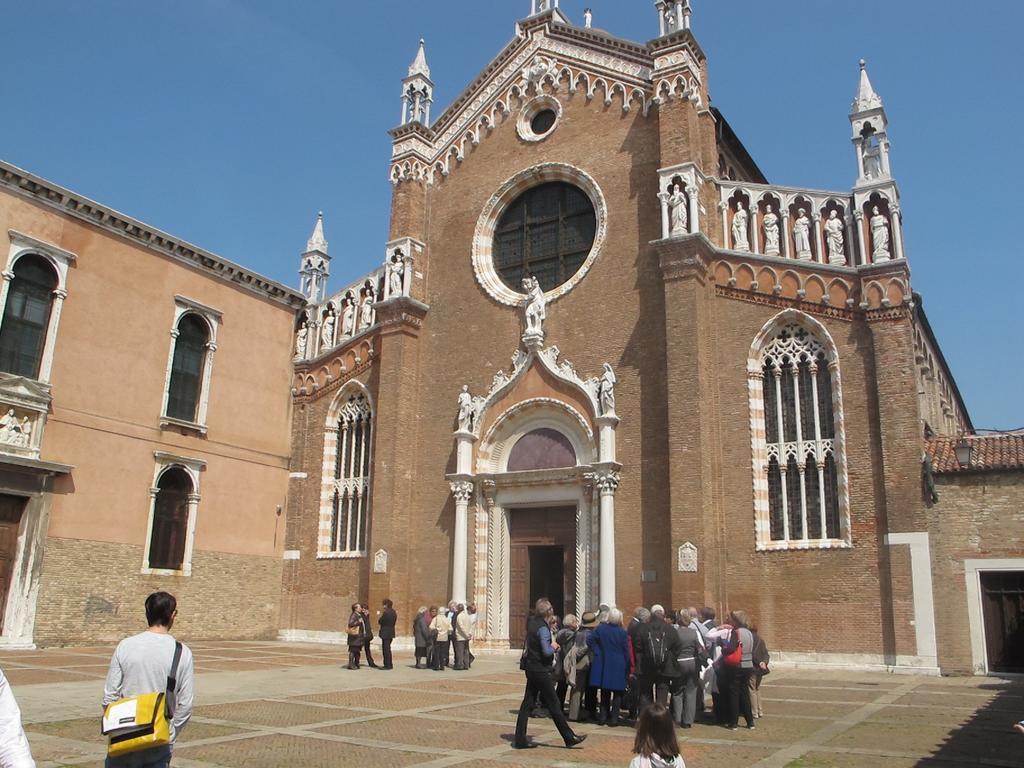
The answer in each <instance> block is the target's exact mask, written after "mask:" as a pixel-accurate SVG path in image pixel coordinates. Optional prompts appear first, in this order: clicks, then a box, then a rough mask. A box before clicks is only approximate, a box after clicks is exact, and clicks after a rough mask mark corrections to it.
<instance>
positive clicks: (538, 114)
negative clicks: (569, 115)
mask: <svg viewBox="0 0 1024 768" xmlns="http://www.w3.org/2000/svg"><path fill="white" fill-rule="evenodd" d="M561 116H562V105H561V104H559V103H558V99H556V98H554V97H552V96H547V95H544V96H538V97H537V98H535V99H533V100H531V101H529V102H528V103H527V104H526V106H525V107H523V110H522V112H520V113H519V121H518V124H517V125H516V130H517V131H518V132H519V138H521V139H522V140H523V141H543V140H544V139H546V138H547V137H548V135H549V134H550V133H551V132H552V131H553V130H555V127H556V126H557V125H558V120H559V118H560V117H561Z"/></svg>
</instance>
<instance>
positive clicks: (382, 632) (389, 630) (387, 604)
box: [377, 598, 398, 669]
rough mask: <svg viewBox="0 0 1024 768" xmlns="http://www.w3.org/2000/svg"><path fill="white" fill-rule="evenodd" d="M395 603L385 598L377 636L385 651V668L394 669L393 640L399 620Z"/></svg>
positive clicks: (378, 620)
mask: <svg viewBox="0 0 1024 768" xmlns="http://www.w3.org/2000/svg"><path fill="white" fill-rule="evenodd" d="M394 606H395V604H394V603H392V602H391V601H390V600H388V599H386V598H385V600H384V610H383V612H382V613H381V614H380V618H379V619H377V624H378V626H379V627H380V629H379V631H378V632H377V636H378V637H380V644H381V647H382V648H383V651H384V669H394V668H395V667H394V664H393V663H392V659H391V641H392V640H394V639H395V624H396V622H397V621H398V613H397V612H396V611H395V607H394Z"/></svg>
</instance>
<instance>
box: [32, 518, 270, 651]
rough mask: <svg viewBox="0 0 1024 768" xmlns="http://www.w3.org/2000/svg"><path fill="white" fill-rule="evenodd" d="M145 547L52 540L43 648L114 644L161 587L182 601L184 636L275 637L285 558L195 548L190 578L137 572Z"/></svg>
mask: <svg viewBox="0 0 1024 768" xmlns="http://www.w3.org/2000/svg"><path fill="white" fill-rule="evenodd" d="M142 557H143V548H142V547H141V546H132V545H128V544H110V543H104V542H98V541H85V540H81V539H63V538H53V537H50V538H47V539H46V545H45V551H44V554H43V573H42V578H41V582H40V588H39V600H38V603H37V607H36V627H35V643H36V645H38V646H40V647H46V646H57V645H82V644H90V643H103V642H113V641H117V640H120V639H121V638H123V637H125V636H126V635H130V634H133V633H135V632H141V631H142V630H144V629H145V628H146V616H145V610H144V603H145V600H146V597H147V596H148V595H149V594H150V593H152V592H155V591H157V590H165V591H167V592H170V593H171V594H173V595H174V596H175V597H176V598H177V599H178V619H177V621H176V622H175V626H174V633H175V635H176V636H178V637H179V638H180V639H182V640H185V641H188V640H200V639H226V640H242V639H246V640H253V639H260V640H272V639H275V638H276V637H277V629H278V611H279V604H280V593H281V561H280V560H279V559H277V558H274V557H258V556H255V555H230V554H224V553H220V552H203V551H196V552H194V553H193V556H192V575H191V576H147V575H143V574H141V573H140V570H141V567H142Z"/></svg>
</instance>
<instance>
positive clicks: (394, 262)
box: [388, 253, 405, 297]
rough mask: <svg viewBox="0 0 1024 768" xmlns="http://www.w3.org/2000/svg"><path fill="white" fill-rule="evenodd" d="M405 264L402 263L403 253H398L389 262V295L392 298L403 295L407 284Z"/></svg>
mask: <svg viewBox="0 0 1024 768" xmlns="http://www.w3.org/2000/svg"><path fill="white" fill-rule="evenodd" d="M404 278H405V262H404V261H402V256H401V253H396V254H395V255H394V256H392V257H391V261H390V262H388V293H389V294H390V296H392V297H395V296H401V295H403V292H404V291H403V288H404V283H405V279H404Z"/></svg>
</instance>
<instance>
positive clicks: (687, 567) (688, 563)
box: [679, 542, 697, 573]
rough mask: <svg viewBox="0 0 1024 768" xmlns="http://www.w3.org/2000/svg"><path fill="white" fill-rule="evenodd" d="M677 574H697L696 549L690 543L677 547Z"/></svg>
mask: <svg viewBox="0 0 1024 768" xmlns="http://www.w3.org/2000/svg"><path fill="white" fill-rule="evenodd" d="M679 572H680V573H696V572H697V547H696V546H695V545H693V544H691V543H690V542H686V543H685V544H682V545H680V547H679Z"/></svg>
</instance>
